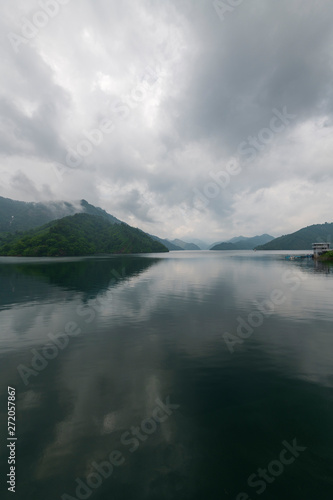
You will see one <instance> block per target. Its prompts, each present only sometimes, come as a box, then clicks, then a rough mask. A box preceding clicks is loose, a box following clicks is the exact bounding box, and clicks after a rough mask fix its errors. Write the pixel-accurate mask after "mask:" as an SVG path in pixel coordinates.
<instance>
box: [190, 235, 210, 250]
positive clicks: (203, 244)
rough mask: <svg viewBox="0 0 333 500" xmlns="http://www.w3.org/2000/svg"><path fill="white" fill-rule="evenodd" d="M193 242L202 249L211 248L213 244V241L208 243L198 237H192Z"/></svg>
mask: <svg viewBox="0 0 333 500" xmlns="http://www.w3.org/2000/svg"><path fill="white" fill-rule="evenodd" d="M191 240H192V243H195V244H196V245H197V246H198V247H199V248H200V249H201V250H209V248H210V247H211V246H212V245H211V243H207V241H202V240H198V238H191Z"/></svg>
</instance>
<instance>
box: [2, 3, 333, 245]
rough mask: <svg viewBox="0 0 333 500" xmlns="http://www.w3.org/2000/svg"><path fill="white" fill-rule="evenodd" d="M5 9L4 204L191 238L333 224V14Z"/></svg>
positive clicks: (201, 8) (274, 6)
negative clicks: (100, 214) (73, 203)
mask: <svg viewBox="0 0 333 500" xmlns="http://www.w3.org/2000/svg"><path fill="white" fill-rule="evenodd" d="M236 4H238V5H237V6H235V5H236ZM0 8H1V11H2V12H1V16H0V24H1V31H2V34H3V38H2V43H1V57H0V61H1V62H0V65H1V96H0V106H1V113H0V116H1V118H0V130H1V134H0V151H1V162H0V168H1V186H0V196H5V197H8V198H13V199H17V200H24V201H46V200H59V199H63V200H77V199H81V198H85V199H86V200H87V201H89V202H90V203H92V204H94V205H98V206H101V207H102V208H104V209H105V210H107V211H108V212H110V213H112V214H113V215H115V216H116V217H118V218H120V219H122V220H124V221H126V222H128V223H129V224H131V225H134V226H138V227H140V228H142V229H144V230H146V231H148V232H150V233H153V234H157V235H159V236H162V237H170V238H172V237H182V238H185V239H188V240H189V239H191V237H197V238H203V239H207V240H209V241H216V240H222V239H226V238H228V237H232V236H236V235H240V234H242V235H245V236H253V235H256V234H262V233H264V232H268V233H270V234H272V235H273V236H279V235H281V234H286V233H288V232H292V231H295V230H297V229H299V228H301V227H303V226H306V225H310V224H314V223H323V222H326V221H329V222H331V221H332V217H331V214H332V193H333V176H332V160H333V140H332V139H333V121H332V116H333V101H332V98H333V93H332V92H333V91H332V89H333V81H332V76H333V64H332V57H333V30H332V23H333V3H332V2H328V1H325V0H319V1H318V2H309V1H308V0H293V1H292V2H291V1H290V0H279V1H278V2H277V1H276V0H265V1H264V0H243V1H242V0H237V1H236V0H226V1H225V2H224V1H222V0H216V1H215V2H213V1H212V0H122V1H118V0H79V1H78V0H41V1H37V0H36V1H35V0H15V1H13V2H2V4H1V7H0Z"/></svg>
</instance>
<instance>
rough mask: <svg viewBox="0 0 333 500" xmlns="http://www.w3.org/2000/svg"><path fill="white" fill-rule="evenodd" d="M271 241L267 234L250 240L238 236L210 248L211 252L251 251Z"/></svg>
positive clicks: (271, 237)
mask: <svg viewBox="0 0 333 500" xmlns="http://www.w3.org/2000/svg"><path fill="white" fill-rule="evenodd" d="M272 239H273V236H270V235H269V234H262V235H261V236H253V237H252V238H246V237H245V236H238V237H235V238H232V239H231V240H228V241H224V242H222V243H218V244H216V245H214V246H212V248H211V250H253V249H254V248H255V247H256V246H257V245H262V244H264V243H266V242H268V241H271V240H272Z"/></svg>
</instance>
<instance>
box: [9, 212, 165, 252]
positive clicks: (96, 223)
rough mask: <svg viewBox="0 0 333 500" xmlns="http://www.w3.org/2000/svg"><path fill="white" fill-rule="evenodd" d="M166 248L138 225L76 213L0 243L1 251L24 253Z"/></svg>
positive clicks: (12, 236) (153, 250) (148, 250)
mask: <svg viewBox="0 0 333 500" xmlns="http://www.w3.org/2000/svg"><path fill="white" fill-rule="evenodd" d="M167 251H168V249H167V248H166V247H165V246H164V245H162V244H161V243H159V242H157V241H154V240H153V239H152V238H150V237H149V236H148V235H147V234H146V233H144V232H143V231H141V230H140V229H136V228H133V227H131V226H128V225H127V224H124V223H120V224H114V223H112V222H109V221H108V220H106V219H105V218H103V217H101V216H95V215H89V214H75V215H72V216H68V217H64V218H63V219H60V220H56V221H53V222H49V223H48V224H46V225H44V226H42V227H39V228H37V229H35V230H31V231H28V232H25V233H23V234H20V235H9V236H8V237H7V238H6V239H5V240H3V241H2V245H1V246H0V255H5V256H23V257H58V256H60V257H62V256H79V255H94V254H99V253H117V254H125V253H151V252H167Z"/></svg>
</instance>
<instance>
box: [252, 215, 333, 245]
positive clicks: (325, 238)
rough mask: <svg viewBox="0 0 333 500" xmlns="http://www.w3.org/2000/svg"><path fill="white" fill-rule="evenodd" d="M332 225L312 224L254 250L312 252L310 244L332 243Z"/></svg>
mask: <svg viewBox="0 0 333 500" xmlns="http://www.w3.org/2000/svg"><path fill="white" fill-rule="evenodd" d="M332 241H333V223H328V222H325V224H313V225H312V226H307V227H303V228H302V229H300V230H299V231H296V232H295V233H291V234H287V235H284V236H280V237H279V238H275V239H274V240H272V241H270V242H269V243H266V244H265V245H260V246H258V247H256V250H312V243H321V242H332Z"/></svg>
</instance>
